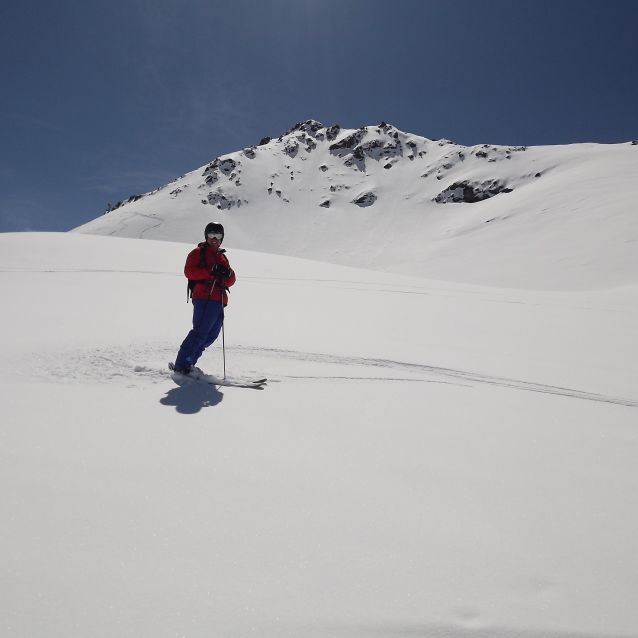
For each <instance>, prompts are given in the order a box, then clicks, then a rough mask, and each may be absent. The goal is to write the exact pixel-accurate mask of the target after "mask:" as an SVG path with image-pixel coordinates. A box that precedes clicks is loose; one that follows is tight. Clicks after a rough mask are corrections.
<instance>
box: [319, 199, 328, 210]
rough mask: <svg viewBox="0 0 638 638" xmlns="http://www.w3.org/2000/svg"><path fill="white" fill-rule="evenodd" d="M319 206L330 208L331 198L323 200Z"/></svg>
mask: <svg viewBox="0 0 638 638" xmlns="http://www.w3.org/2000/svg"><path fill="white" fill-rule="evenodd" d="M319 206H321V208H330V200H329V199H327V200H326V201H325V202H321V204H319Z"/></svg>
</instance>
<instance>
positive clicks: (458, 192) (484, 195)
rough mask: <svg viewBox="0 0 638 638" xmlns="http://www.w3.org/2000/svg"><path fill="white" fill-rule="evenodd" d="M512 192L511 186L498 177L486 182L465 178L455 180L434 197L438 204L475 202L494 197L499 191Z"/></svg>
mask: <svg viewBox="0 0 638 638" xmlns="http://www.w3.org/2000/svg"><path fill="white" fill-rule="evenodd" d="M511 192H512V189H511V188H506V187H505V185H504V184H503V183H502V182H500V181H499V180H496V179H493V180H487V181H484V182H472V181H469V180H463V181H461V182H454V184H452V185H451V186H448V187H447V188H446V189H445V190H444V191H442V192H441V193H439V194H438V195H437V196H436V197H435V198H434V201H435V202H437V203H438V204H447V203H450V202H466V203H468V204H473V203H475V202H481V201H483V200H485V199H489V198H490V197H494V196H495V195H498V194H499V193H511Z"/></svg>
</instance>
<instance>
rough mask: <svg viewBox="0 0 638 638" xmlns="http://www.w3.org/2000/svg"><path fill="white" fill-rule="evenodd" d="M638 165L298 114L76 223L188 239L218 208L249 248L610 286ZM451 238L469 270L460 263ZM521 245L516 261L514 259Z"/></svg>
mask: <svg viewBox="0 0 638 638" xmlns="http://www.w3.org/2000/svg"><path fill="white" fill-rule="evenodd" d="M637 170H638V147H636V145H635V144H634V143H633V142H628V143H625V144H618V145H600V144H578V145H564V146H539V147H534V146H500V145H490V144H479V145H475V146H469V147H468V146H463V145H460V144H456V143H454V142H452V141H450V140H447V139H441V140H431V139H429V138H425V137H421V136H418V135H415V134H411V133H405V132H403V131H401V130H399V129H397V128H396V127H394V126H393V125H391V124H387V123H385V122H381V123H380V124H379V125H376V126H364V127H361V128H358V129H344V128H341V127H339V126H338V125H333V126H328V127H326V126H324V125H323V124H322V123H321V122H318V121H317V120H305V121H302V122H298V123H297V124H295V125H294V126H293V127H291V128H290V129H289V130H288V131H286V132H285V133H283V134H282V135H280V136H279V137H278V138H268V137H266V138H262V139H261V140H260V142H259V144H256V145H253V146H247V147H245V148H243V149H240V150H238V151H235V152H232V153H226V154H224V155H221V156H219V157H217V158H215V159H214V160H213V161H211V162H209V163H208V164H206V165H204V166H202V167H200V168H198V169H196V170H194V171H191V172H189V173H186V174H185V175H182V176H180V177H179V178H177V179H175V180H173V181H172V182H170V183H168V184H166V185H164V186H162V187H160V188H158V189H156V190H155V191H152V192H150V193H147V194H144V195H135V196H132V197H130V198H128V199H127V200H125V201H124V202H122V203H119V205H118V206H117V207H114V208H113V209H112V210H111V211H109V212H108V213H107V214H105V215H103V216H101V217H99V218H97V219H95V220H93V221H91V222H89V223H88V224H85V225H83V226H81V227H79V228H78V229H75V230H77V231H79V232H88V233H97V234H111V235H117V236H128V237H140V238H155V239H165V240H173V241H188V242H192V241H194V240H196V239H198V238H199V237H200V236H201V232H202V229H203V226H204V225H205V223H206V222H207V221H210V219H211V218H215V219H218V220H219V221H221V222H222V223H224V224H225V226H226V228H227V242H228V243H229V245H231V246H236V247H239V248H244V249H248V250H260V251H265V252H273V253H279V254H285V255H291V256H302V257H310V258H312V259H318V260H322V261H327V262H331V263H338V264H343V265H348V266H358V267H364V268H371V269H376V270H384V271H387V272H397V273H403V274H410V275H416V276H422V277H429V278H436V279H452V280H458V281H464V282H468V283H480V284H488V285H497V286H503V285H515V286H518V285H519V282H520V280H521V279H529V277H525V276H524V275H525V274H526V273H525V271H526V270H527V269H529V268H531V269H535V268H537V267H538V272H539V275H538V277H536V278H533V280H532V281H529V283H528V284H527V285H528V286H531V287H535V288H552V287H558V288H561V287H567V288H579V289H582V288H587V287H591V286H594V287H600V286H603V287H606V286H609V285H622V284H625V283H633V281H634V280H633V276H632V274H633V273H632V268H634V266H638V264H637V263H636V258H635V257H633V254H632V253H631V251H630V250H628V247H627V246H626V245H625V244H626V241H625V240H626V239H628V236H627V234H628V233H629V237H631V238H632V241H633V240H634V239H636V238H637V236H638V233H636V227H635V226H636V224H635V219H634V216H632V215H631V213H630V210H631V203H632V202H633V201H635V198H636V197H637V196H638V188H637V187H636V186H634V185H633V183H632V182H633V180H632V178H631V175H632V174H635V173H636V171H637ZM548 218H549V220H550V221H549V222H548ZM565 225H567V226H568V227H569V231H570V233H571V239H570V241H569V242H567V243H566V242H565V241H564V237H561V236H560V235H561V234H564V233H565V230H566V229H565ZM557 235H558V239H557ZM619 237H623V241H622V242H619ZM559 239H560V241H558V240H559ZM513 247H515V248H516V250H515V251H514V250H513V249H512V248H513ZM459 251H460V252H462V253H463V254H464V255H466V256H468V257H469V258H470V259H469V261H470V262H472V263H473V264H474V265H473V267H472V268H471V269H470V270H468V269H467V268H459V267H456V266H455V265H454V255H455V254H458V252H459ZM634 252H635V251H634ZM516 254H518V255H520V257H521V258H522V262H523V263H522V266H523V269H522V271H521V270H518V269H517V268H516V267H514V268H513V270H512V267H513V261H514V258H515V256H516ZM541 256H543V257H546V258H549V263H548V264H545V265H542V264H540V263H539V258H540V257H541ZM601 256H605V258H607V257H609V258H611V259H612V260H615V261H616V262H618V264H617V266H615V267H614V268H613V269H612V270H613V271H615V272H616V275H615V276H614V277H611V278H610V277H609V276H608V275H609V271H608V269H602V270H604V271H605V275H604V276H603V277H600V276H597V272H596V271H597V270H598V269H597V268H596V267H595V264H594V267H590V268H588V267H587V264H586V263H585V262H587V261H588V260H589V261H591V260H592V259H593V260H594V261H596V260H597V259H598V258H600V257H601ZM564 257H567V261H568V263H567V274H568V276H564V274H563V275H561V274H560V271H561V267H562V270H563V271H565V268H564V267H565V265H566V264H565V263H561V262H564V259H563V258H564ZM572 259H573V260H574V261H575V262H576V264H575V265H573V264H570V263H569V262H570V260H572ZM463 262H467V260H466V259H463ZM579 264H580V266H579V267H575V266H578V265H579ZM505 270H509V271H510V275H511V276H510V275H506V274H505V273H504V272H503V271H505ZM602 270H601V272H602ZM634 270H638V268H635V269H634ZM499 273H500V274H499Z"/></svg>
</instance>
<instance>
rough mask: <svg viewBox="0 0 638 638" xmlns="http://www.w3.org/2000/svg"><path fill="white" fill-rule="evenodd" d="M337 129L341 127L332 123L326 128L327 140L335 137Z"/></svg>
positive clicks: (339, 129)
mask: <svg viewBox="0 0 638 638" xmlns="http://www.w3.org/2000/svg"><path fill="white" fill-rule="evenodd" d="M339 131H341V127H340V126H339V125H338V124H333V125H332V126H330V127H328V128H327V129H326V139H327V140H328V141H329V142H332V140H336V139H337V135H339Z"/></svg>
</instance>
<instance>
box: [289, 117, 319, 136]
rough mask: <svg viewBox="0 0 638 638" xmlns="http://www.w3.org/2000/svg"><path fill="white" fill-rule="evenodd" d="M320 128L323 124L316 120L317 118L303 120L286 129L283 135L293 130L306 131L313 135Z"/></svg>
mask: <svg viewBox="0 0 638 638" xmlns="http://www.w3.org/2000/svg"><path fill="white" fill-rule="evenodd" d="M322 128H323V124H322V123H321V122H317V120H305V121H304V122H297V124H295V125H294V126H293V127H292V128H291V129H290V130H289V131H286V133H284V135H288V133H294V132H295V131H302V132H303V133H308V134H309V135H312V136H313V137H314V135H315V134H316V133H317V131H318V130H319V129H322Z"/></svg>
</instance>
